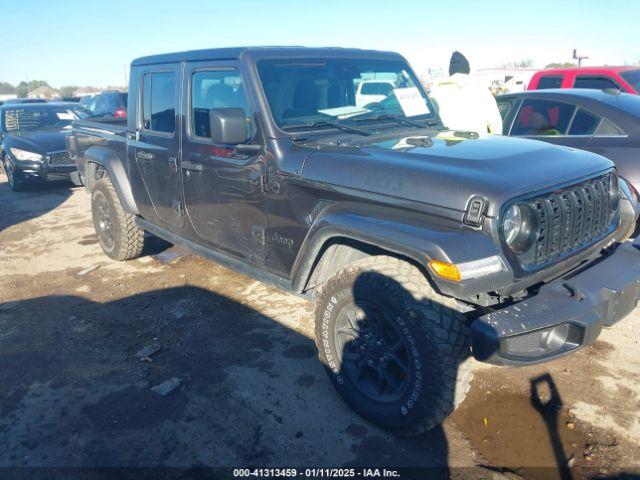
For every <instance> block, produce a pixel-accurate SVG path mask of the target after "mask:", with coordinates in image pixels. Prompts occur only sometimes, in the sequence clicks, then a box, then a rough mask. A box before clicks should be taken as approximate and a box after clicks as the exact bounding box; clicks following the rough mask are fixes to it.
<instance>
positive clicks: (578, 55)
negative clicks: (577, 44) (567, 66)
mask: <svg viewBox="0 0 640 480" xmlns="http://www.w3.org/2000/svg"><path fill="white" fill-rule="evenodd" d="M587 58H589V57H588V56H587V55H585V54H584V53H582V52H579V51H578V49H577V48H574V49H573V59H574V60H578V66H579V67H581V66H582V60H585V59H587Z"/></svg>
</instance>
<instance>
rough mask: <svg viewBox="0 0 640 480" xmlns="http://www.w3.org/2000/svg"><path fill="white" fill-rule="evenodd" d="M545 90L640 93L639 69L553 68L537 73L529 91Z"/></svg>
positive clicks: (627, 67)
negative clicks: (584, 89) (570, 89)
mask: <svg viewBox="0 0 640 480" xmlns="http://www.w3.org/2000/svg"><path fill="white" fill-rule="evenodd" d="M545 88H595V89H598V90H603V89H605V88H615V89H618V90H620V91H622V92H626V93H632V94H635V95H638V94H639V93H640V68H639V67H637V66H636V67H631V66H626V67H572V68H551V69H548V70H541V71H539V72H537V73H536V74H535V75H534V76H533V77H532V78H531V82H529V87H528V88H527V90H542V89H545Z"/></svg>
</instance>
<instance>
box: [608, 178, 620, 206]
mask: <svg viewBox="0 0 640 480" xmlns="http://www.w3.org/2000/svg"><path fill="white" fill-rule="evenodd" d="M609 200H610V202H611V210H613V211H616V210H617V209H618V206H619V205H620V188H619V185H618V175H616V174H615V173H612V174H611V175H610V176H609Z"/></svg>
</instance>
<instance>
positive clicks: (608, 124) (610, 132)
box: [595, 118, 625, 137]
mask: <svg viewBox="0 0 640 480" xmlns="http://www.w3.org/2000/svg"><path fill="white" fill-rule="evenodd" d="M621 135H625V133H624V131H623V130H622V129H621V128H620V127H618V126H617V125H615V124H614V123H613V122H612V121H611V120H609V119H608V118H605V119H603V120H602V123H601V124H600V126H599V127H598V129H597V130H596V132H595V136H596V137H618V136H621Z"/></svg>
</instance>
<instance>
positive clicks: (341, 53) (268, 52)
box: [131, 47, 402, 67]
mask: <svg viewBox="0 0 640 480" xmlns="http://www.w3.org/2000/svg"><path fill="white" fill-rule="evenodd" d="M245 55H247V56H251V57H254V58H268V57H278V58H282V57H289V56H290V57H292V58H299V57H316V58H324V57H362V58H370V57H372V56H375V57H381V58H394V59H401V58H402V56H401V55H399V54H398V53H394V52H383V51H378V50H361V49H357V48H339V47H321V48H313V47H231V48H212V49H206V50H190V51H187V52H176V53H163V54H160V55H150V56H147V57H140V58H136V59H135V60H134V61H133V62H131V66H132V67H136V66H141V65H155V64H161V63H176V62H183V61H193V62H197V61H204V60H237V59H239V58H241V57H242V56H245Z"/></svg>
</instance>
